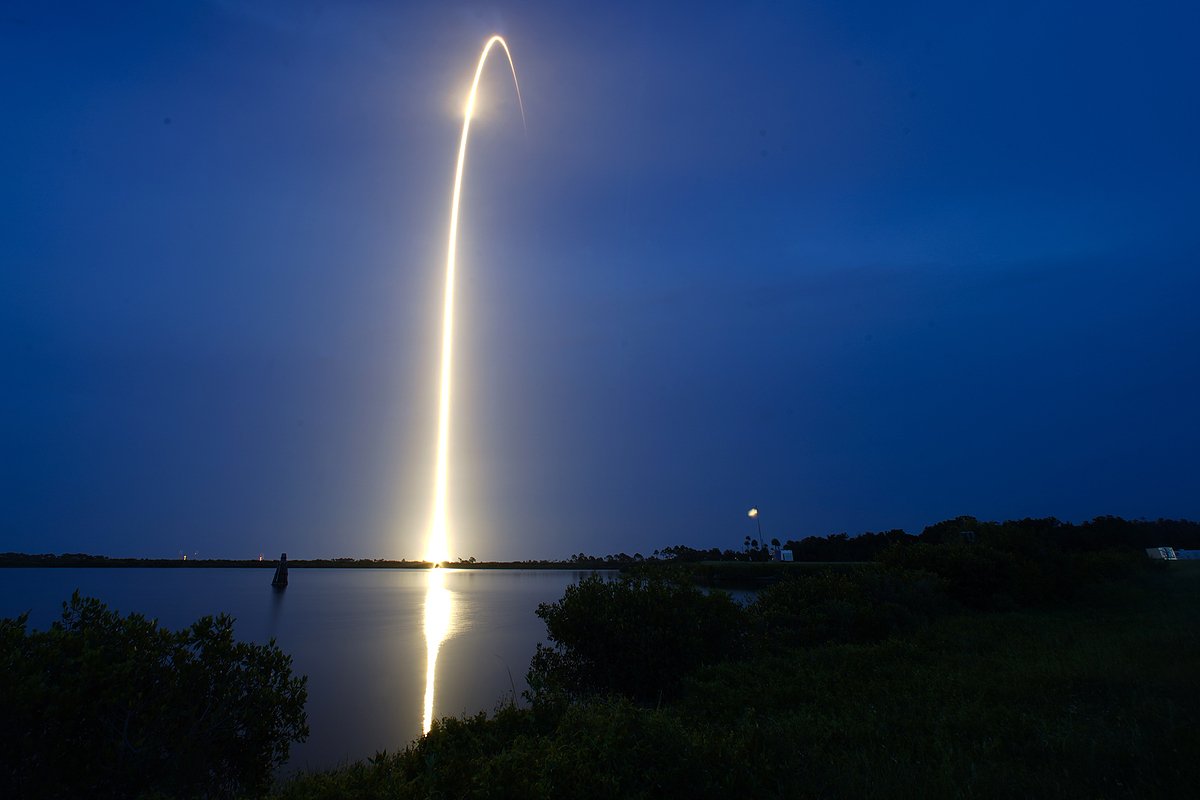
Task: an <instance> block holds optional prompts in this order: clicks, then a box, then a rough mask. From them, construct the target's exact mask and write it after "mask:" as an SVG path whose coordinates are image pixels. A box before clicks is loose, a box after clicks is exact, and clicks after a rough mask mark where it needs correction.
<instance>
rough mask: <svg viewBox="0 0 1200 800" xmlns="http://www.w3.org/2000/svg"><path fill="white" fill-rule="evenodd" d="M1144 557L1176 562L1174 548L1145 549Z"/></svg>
mask: <svg viewBox="0 0 1200 800" xmlns="http://www.w3.org/2000/svg"><path fill="white" fill-rule="evenodd" d="M1146 555H1148V556H1150V557H1151V558H1153V559H1156V560H1158V561H1178V560H1179V557H1178V556H1177V555H1175V548H1174V547H1147V548H1146Z"/></svg>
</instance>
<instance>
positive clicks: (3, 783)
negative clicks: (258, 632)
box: [0, 592, 308, 798]
mask: <svg viewBox="0 0 1200 800" xmlns="http://www.w3.org/2000/svg"><path fill="white" fill-rule="evenodd" d="M26 623H27V616H22V617H18V618H16V619H5V620H0V673H2V674H3V675H4V681H3V683H2V684H0V709H2V710H0V714H2V715H3V717H2V722H0V759H2V761H0V795H3V796H6V797H89V798H105V797H136V796H144V795H148V794H155V795H159V796H162V795H167V796H186V797H193V796H206V797H233V796H240V795H243V794H246V793H253V794H259V793H262V792H264V791H266V789H267V788H268V787H269V785H270V782H271V777H272V772H273V770H274V769H275V767H277V766H279V765H280V764H282V763H283V762H284V761H285V760H286V759H287V756H288V749H289V746H290V743H291V742H293V741H302V740H304V739H305V738H306V737H307V736H308V726H307V724H306V722H305V714H304V702H305V699H306V696H307V693H306V690H305V682H306V680H307V679H306V678H303V677H301V678H295V677H292V672H291V657H290V656H287V655H285V654H284V653H283V652H282V651H280V649H279V648H278V647H277V646H276V645H275V643H274V642H271V643H270V644H267V645H254V644H246V643H242V642H235V641H234V639H233V620H232V619H231V618H229V617H228V616H225V615H221V616H218V617H203V618H201V619H200V620H198V621H197V622H195V623H193V624H192V625H191V626H190V627H188V628H185V629H183V630H180V631H177V632H173V631H169V630H165V629H163V628H160V627H159V626H158V623H157V621H154V620H147V619H146V618H144V617H142V616H140V615H138V614H132V615H130V616H128V617H121V616H120V615H118V614H117V613H116V612H113V611H110V610H108V609H107V608H106V607H105V606H104V604H102V603H101V602H100V601H98V600H94V599H91V598H81V597H80V596H79V593H78V592H76V593H75V594H74V595H73V596H72V597H71V600H70V602H69V603H63V615H62V620H61V621H60V622H56V623H54V625H53V626H51V628H50V629H49V630H46V631H30V630H27V628H26Z"/></svg>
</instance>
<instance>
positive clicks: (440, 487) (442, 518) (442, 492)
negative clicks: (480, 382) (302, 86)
mask: <svg viewBox="0 0 1200 800" xmlns="http://www.w3.org/2000/svg"><path fill="white" fill-rule="evenodd" d="M496 45H500V47H501V48H503V50H504V55H505V57H507V59H508V67H509V69H510V70H511V71H512V76H513V86H515V87H516V90H517V103H518V105H520V107H521V123H522V124H524V123H525V102H524V101H523V100H522V99H521V86H520V84H519V83H517V68H516V66H515V65H514V64H513V60H512V53H510V52H509V50H508V43H507V42H505V41H504V39H503V37H501V36H493V37H492V38H490V39H488V40H487V43H486V44H485V45H484V46H483V52H482V53H480V55H479V64H478V65H477V66H476V67H475V78H474V80H472V81H471V91H470V93H469V94H468V95H467V108H466V116H465V118H464V119H463V127H462V138H461V139H460V140H459V144H458V165H457V167H456V169H455V172H454V195H453V198H452V200H451V201H450V235H449V243H448V246H447V250H446V293H445V299H444V302H443V306H442V360H441V379H440V382H439V388H438V435H437V466H436V467H435V470H434V500H433V523H432V525H431V528H430V532H429V541H428V543H427V545H426V551H425V560H426V561H430V562H432V563H434V564H437V563H438V562H440V561H444V560H446V558H447V557H448V556H449V553H448V549H447V542H446V484H447V482H448V477H449V449H450V371H451V366H452V365H453V363H454V272H455V257H456V255H457V250H458V205H459V199H460V198H461V196H462V178H463V168H464V166H465V165H466V163H467V137H468V135H469V134H470V132H471V117H472V116H473V115H474V113H475V97H476V95H477V94H478V90H479V78H480V76H482V75H483V67H484V65H485V64H486V63H487V59H488V55H489V54H490V53H491V51H492V48H493V47H495V46H496Z"/></svg>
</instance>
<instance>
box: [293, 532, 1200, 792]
mask: <svg viewBox="0 0 1200 800" xmlns="http://www.w3.org/2000/svg"><path fill="white" fill-rule="evenodd" d="M937 533H938V534H939V535H941V534H945V535H944V537H943V538H942V539H941V540H940V541H939V540H936V539H934V537H932V536H931V537H929V538H930V539H931V540H929V541H917V542H897V541H893V542H892V543H890V544H889V545H888V548H887V549H886V550H885V551H884V552H883V553H882V554H881V557H880V559H879V561H878V562H877V563H874V564H869V565H862V566H848V567H843V568H840V569H808V570H799V571H793V572H791V573H790V577H789V578H787V579H785V580H782V581H780V582H778V583H776V584H775V585H773V586H770V587H769V588H767V589H765V590H763V591H762V592H760V593H759V595H758V597H757V599H756V600H755V601H754V602H752V603H750V604H749V605H746V606H738V605H735V604H733V603H732V602H730V601H729V599H728V598H727V597H726V596H724V595H723V594H721V593H719V592H714V593H712V594H705V593H703V592H701V591H699V590H697V589H696V588H695V587H693V586H691V585H689V583H688V580H689V578H688V576H689V575H690V574H692V573H687V572H681V571H671V572H659V573H655V572H653V571H650V572H641V573H638V574H635V575H627V576H624V577H622V578H621V579H619V580H613V581H605V580H603V579H601V578H599V577H593V578H590V579H587V580H585V581H583V582H581V583H580V584H579V585H578V586H576V587H573V588H572V589H570V590H568V591H567V593H566V594H565V595H564V597H563V598H562V600H560V601H558V602H556V603H549V604H544V605H542V606H541V607H539V609H538V614H539V616H541V617H542V618H543V619H544V620H545V622H546V626H547V631H548V634H549V639H550V642H551V644H550V646H549V647H546V646H543V647H541V648H539V650H538V653H537V656H536V657H535V658H534V660H533V663H532V665H531V669H530V674H529V684H530V686H531V692H530V693H529V694H528V695H527V699H528V700H529V705H528V707H526V708H517V707H516V706H514V705H511V704H509V705H505V706H502V707H501V708H499V709H498V710H497V712H496V713H495V714H494V715H493V716H492V717H490V718H489V717H488V716H487V715H486V714H479V715H477V716H474V717H467V718H459V719H454V718H449V719H444V720H441V721H440V722H438V723H436V724H435V726H434V728H433V730H432V732H431V733H430V734H429V735H428V736H426V737H423V738H422V739H420V740H418V741H416V742H414V743H413V744H412V745H410V746H409V747H408V748H407V749H405V750H403V751H401V752H398V753H393V754H380V755H378V756H376V757H375V758H374V759H371V760H370V761H369V762H367V763H359V764H355V765H352V766H350V767H348V768H344V769H341V770H334V771H329V772H323V773H317V774H313V775H301V776H297V777H295V778H294V779H292V780H291V781H289V782H287V783H286V784H284V785H282V786H281V787H280V788H279V790H278V796H279V797H282V798H287V799H288V800H316V799H317V798H334V797H353V798H418V797H420V798H424V797H478V798H508V797H512V798H517V797H520V798H593V797H594V798H602V797H603V798H607V797H629V798H653V797H696V798H727V797H732V796H737V797H1016V796H1020V797H1025V796H1028V797H1151V796H1155V797H1171V796H1190V795H1191V794H1192V793H1193V791H1194V787H1195V786H1196V785H1197V784H1198V782H1200V763H1198V762H1197V761H1196V759H1195V757H1194V754H1195V753H1196V752H1200V733H1198V731H1200V693H1198V692H1197V691H1196V686H1195V676H1196V675H1197V674H1200V637H1198V636H1197V633H1196V631H1197V630H1200V565H1193V564H1178V565H1172V566H1171V568H1170V570H1168V569H1167V568H1165V567H1164V566H1163V565H1162V564H1150V563H1149V562H1147V560H1146V559H1145V557H1144V556H1142V555H1141V554H1139V553H1136V552H1134V551H1132V550H1129V549H1126V550H1124V551H1119V550H1117V551H1102V550H1099V551H1093V550H1075V551H1072V550H1070V549H1067V548H1064V547H1062V546H1061V545H1060V544H1058V543H1056V542H1054V541H1049V542H1047V541H1046V540H1044V539H1042V538H1040V537H1038V536H1037V535H1034V534H1031V533H1030V532H1029V530H1028V529H1027V526H1024V527H1023V526H1022V525H1020V524H1015V525H1007V526H995V527H994V528H993V529H991V530H986V531H985V532H984V533H983V534H979V533H978V532H973V535H972V536H970V537H966V536H963V535H962V532H961V531H957V530H955V531H949V532H947V531H946V530H941V531H938V532H937Z"/></svg>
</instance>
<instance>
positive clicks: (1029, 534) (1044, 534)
mask: <svg viewBox="0 0 1200 800" xmlns="http://www.w3.org/2000/svg"><path fill="white" fill-rule="evenodd" d="M1013 538H1021V539H1031V540H1036V541H1037V542H1039V543H1041V544H1043V545H1048V546H1053V547H1057V548H1059V549H1061V550H1063V551H1067V552H1096V551H1100V550H1113V549H1116V550H1143V549H1145V548H1147V547H1163V546H1167V547H1174V548H1177V549H1185V550H1192V549H1200V522H1193V521H1191V520H1186V519H1156V520H1145V519H1136V520H1128V519H1122V518H1121V517H1111V516H1103V517H1096V518H1095V519H1093V520H1089V521H1087V522H1082V523H1079V524H1075V523H1071V522H1063V521H1061V520H1059V519H1056V518H1054V517H1041V518H1026V519H1019V520H1007V521H1005V522H986V521H981V520H979V519H976V518H975V517H970V516H962V517H955V518H954V519H948V520H945V521H943V522H938V523H936V524H933V525H929V526H927V527H926V528H925V529H924V530H922V531H921V532H920V533H919V534H910V533H907V532H905V531H903V530H900V529H898V528H897V529H893V530H890V531H881V532H871V531H868V532H866V533H860V534H858V535H856V536H850V535H849V534H846V533H834V534H830V535H828V536H806V537H804V538H803V539H788V540H787V541H780V540H779V539H771V540H770V541H769V542H768V541H765V540H764V541H761V542H760V541H758V540H757V539H752V538H750V537H746V538H745V540H744V541H743V546H742V547H741V548H740V549H732V548H724V549H722V548H719V547H711V548H708V549H699V548H695V547H690V546H688V545H685V544H677V545H674V546H670V547H664V548H662V549H660V550H655V551H653V553H651V554H650V555H649V556H644V555H642V554H641V553H634V554H633V555H630V554H628V553H624V552H622V553H611V554H609V555H589V554H587V553H583V552H580V553H574V554H572V555H570V556H568V557H567V558H565V559H530V560H522V561H503V562H500V561H490V562H483V561H476V560H475V559H474V558H460V559H459V560H458V561H456V562H447V563H446V564H444V566H448V567H460V568H461V567H466V568H480V569H486V568H489V567H491V568H495V567H515V568H521V569H557V568H561V567H583V568H589V569H621V568H624V567H628V566H631V565H636V564H641V563H645V562H654V561H673V562H676V563H689V562H698V561H770V560H771V558H772V553H773V551H774V550H775V548H779V549H782V550H790V551H791V553H792V558H793V559H794V560H795V561H804V562H836V561H843V562H845V561H874V560H876V558H877V557H878V556H879V554H880V553H882V552H884V551H885V550H887V549H888V548H889V547H891V546H893V545H901V546H903V545H906V544H918V543H919V544H947V543H954V542H964V543H967V544H970V543H973V542H976V541H982V542H988V541H997V540H1011V539H1013ZM290 563H291V565H292V566H294V567H308V568H320V567H327V568H339V569H347V568H362V569H385V568H390V569H423V568H426V567H428V566H430V565H429V562H427V561H407V560H405V559H400V560H392V559H383V558H348V557H342V558H317V559H293V560H291V562H290ZM274 564H275V561H274V559H266V560H264V561H259V560H257V559H197V558H193V559H190V560H186V561H185V560H182V559H177V558H173V559H164V558H157V559H156V558H109V557H108V556H99V555H89V554H87V553H63V554H61V555H54V554H52V553H40V554H33V555H31V554H27V553H0V567H5V566H8V567H15V566H46V567H88V566H90V567H249V568H256V567H257V568H267V567H272V566H274Z"/></svg>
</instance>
